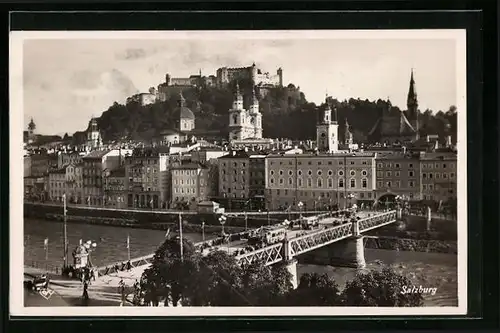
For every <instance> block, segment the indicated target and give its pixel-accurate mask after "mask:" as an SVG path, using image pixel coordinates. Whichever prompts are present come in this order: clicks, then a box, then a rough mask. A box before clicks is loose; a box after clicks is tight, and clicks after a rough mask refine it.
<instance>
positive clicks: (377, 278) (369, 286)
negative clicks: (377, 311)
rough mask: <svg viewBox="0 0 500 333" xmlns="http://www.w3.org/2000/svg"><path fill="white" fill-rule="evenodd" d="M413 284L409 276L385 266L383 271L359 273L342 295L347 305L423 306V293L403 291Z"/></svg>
mask: <svg viewBox="0 0 500 333" xmlns="http://www.w3.org/2000/svg"><path fill="white" fill-rule="evenodd" d="M411 285H412V283H411V281H410V280H409V279H408V278H407V277H405V276H403V275H401V274H398V273H396V272H395V271H394V270H393V269H392V268H390V267H384V268H383V269H382V270H381V271H370V272H368V273H359V274H357V275H356V277H355V278H354V279H353V280H351V281H349V282H348V283H347V284H346V286H345V288H344V290H343V292H342V295H341V297H342V299H343V304H344V305H347V306H392V307H394V306H397V307H407V306H413V307H415V306H422V305H423V297H422V294H420V293H408V294H407V293H403V291H404V288H403V287H404V286H411Z"/></svg>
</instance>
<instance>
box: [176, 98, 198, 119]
mask: <svg viewBox="0 0 500 333" xmlns="http://www.w3.org/2000/svg"><path fill="white" fill-rule="evenodd" d="M177 102H178V104H177V105H178V106H177V108H176V109H175V110H174V113H173V117H174V118H177V119H194V113H193V111H191V110H190V109H189V108H187V107H185V103H186V100H185V99H184V96H183V95H182V91H181V92H180V93H179V100H178V101H177Z"/></svg>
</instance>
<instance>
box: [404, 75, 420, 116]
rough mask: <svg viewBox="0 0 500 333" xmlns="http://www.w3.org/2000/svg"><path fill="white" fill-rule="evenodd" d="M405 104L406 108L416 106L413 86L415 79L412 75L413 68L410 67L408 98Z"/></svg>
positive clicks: (415, 91)
mask: <svg viewBox="0 0 500 333" xmlns="http://www.w3.org/2000/svg"><path fill="white" fill-rule="evenodd" d="M406 106H407V107H408V110H410V109H412V108H416V107H418V101H417V88H416V86H415V79H414V77H413V68H412V69H411V76H410V87H409V89H408V99H407V102H406Z"/></svg>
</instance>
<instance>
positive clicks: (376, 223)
mask: <svg viewBox="0 0 500 333" xmlns="http://www.w3.org/2000/svg"><path fill="white" fill-rule="evenodd" d="M396 217H397V213H396V211H395V210H391V211H388V212H385V213H381V214H378V215H375V216H370V217H367V218H364V219H362V220H359V221H358V228H359V232H360V233H361V232H366V231H369V230H372V229H375V228H378V227H381V226H383V225H386V224H390V223H393V222H396Z"/></svg>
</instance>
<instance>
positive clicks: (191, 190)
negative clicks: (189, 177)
mask: <svg viewBox="0 0 500 333" xmlns="http://www.w3.org/2000/svg"><path fill="white" fill-rule="evenodd" d="M174 193H176V194H177V193H181V194H190V193H191V194H196V188H184V187H181V188H178V187H174ZM200 194H203V189H200Z"/></svg>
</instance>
